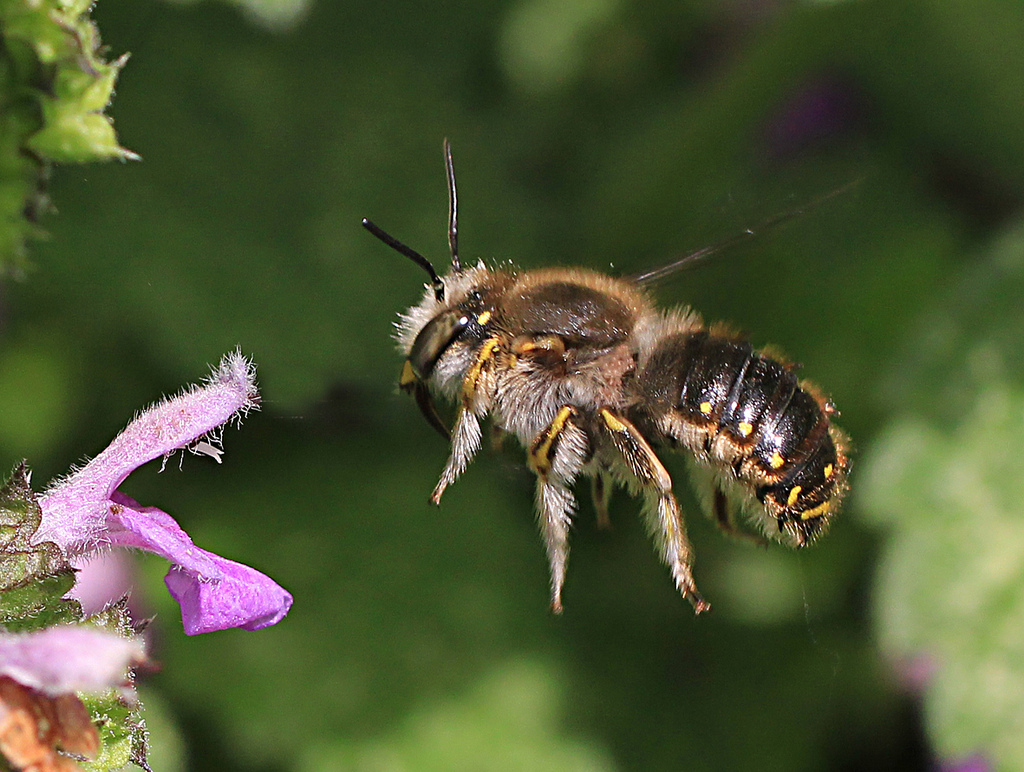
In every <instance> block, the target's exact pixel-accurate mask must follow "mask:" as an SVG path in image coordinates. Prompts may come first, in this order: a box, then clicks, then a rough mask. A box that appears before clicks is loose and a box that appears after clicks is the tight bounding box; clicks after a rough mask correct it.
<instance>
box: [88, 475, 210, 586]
mask: <svg viewBox="0 0 1024 772" xmlns="http://www.w3.org/2000/svg"><path fill="white" fill-rule="evenodd" d="M111 498H112V500H113V503H112V504H111V505H110V523H109V526H108V528H109V530H108V531H107V534H106V539H107V543H108V544H109V545H110V546H113V547H134V548H136V549H141V550H145V551H146V552H152V553H153V554H155V555H159V556H160V557H162V558H167V560H169V561H171V562H172V563H176V564H177V565H179V566H181V567H182V568H184V569H186V570H187V571H189V572H190V573H193V574H195V575H196V577H197V578H198V579H200V580H205V579H220V578H221V573H220V569H219V568H218V567H217V563H216V562H215V561H214V560H212V559H211V554H210V553H209V552H207V551H206V550H202V549H199V547H197V546H196V545H195V543H194V542H193V541H192V539H191V538H190V537H189V535H188V534H187V533H185V531H184V530H182V528H181V526H180V525H178V524H177V523H176V522H175V520H174V518H173V517H171V516H170V515H168V514H167V513H166V512H164V511H163V510H161V509H157V508H156V507H144V506H141V505H140V504H139V503H138V502H136V501H135V500H134V499H131V498H129V497H128V496H125V495H124V494H123V493H121V492H120V491H114V493H113V495H112V496H111ZM212 557H216V556H215V555H214V556H212Z"/></svg>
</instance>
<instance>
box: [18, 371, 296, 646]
mask: <svg viewBox="0 0 1024 772" xmlns="http://www.w3.org/2000/svg"><path fill="white" fill-rule="evenodd" d="M255 378H256V372H255V368H254V367H253V365H252V363H251V362H249V361H248V360H247V359H246V358H245V357H243V356H242V354H241V353H240V352H238V351H236V352H234V353H230V354H227V355H225V356H224V358H223V359H222V360H221V362H220V365H218V366H217V368H215V369H214V371H213V373H212V374H211V376H210V378H209V379H207V381H206V382H205V383H204V384H203V385H201V386H193V387H191V388H189V389H186V390H185V391H184V392H183V393H182V394H181V395H179V396H177V397H174V398H172V399H168V400H164V401H163V402H161V403H159V404H157V405H154V406H153V407H151V408H150V409H148V410H146V411H145V412H143V413H142V414H141V415H139V416H138V417H136V418H135V420H133V421H132V422H131V423H130V424H128V427H127V428H126V429H125V430H124V431H123V432H121V434H119V435H118V436H117V437H116V438H115V439H114V441H113V442H111V443H110V445H109V446H108V447H107V449H106V450H104V451H103V452H102V453H100V454H99V455H98V456H96V458H94V459H93V460H92V461H90V462H89V463H87V464H86V465H85V466H83V467H82V468H80V469H78V470H76V471H73V472H72V473H71V474H69V475H68V476H67V477H64V478H62V479H60V480H56V481H54V482H53V483H51V485H50V487H49V489H48V490H47V491H46V493H44V494H43V496H42V498H41V499H40V502H39V504H40V506H41V508H42V511H43V516H42V522H41V523H40V526H39V529H38V530H37V531H36V534H35V536H34V537H33V540H34V542H35V543H36V544H38V543H40V542H44V541H51V542H55V543H56V544H57V545H58V546H60V547H61V548H62V549H63V550H64V552H65V553H66V554H67V556H68V557H69V558H71V557H78V556H83V555H89V554H94V553H96V552H99V551H101V550H106V549H110V548H113V547H129V548H135V549H142V550H146V551H147V552H153V553H155V554H157V555H161V556H163V557H165V558H167V559H168V560H169V561H171V563H173V565H172V566H171V569H170V571H168V573H167V577H166V578H165V580H164V581H165V582H166V584H167V588H168V589H169V590H170V592H171V595H172V596H174V599H175V600H177V601H178V603H179V604H180V605H181V617H182V623H183V624H184V627H185V632H186V633H187V634H189V635H195V634H197V633H205V632H210V631H213V630H224V629H226V628H229V627H242V628H244V629H246V630H258V629H260V628H262V627H268V626H270V625H273V624H276V623H277V622H279V621H280V620H281V619H282V618H283V617H284V615H285V614H287V613H288V609H289V608H290V607H291V604H292V596H291V595H289V594H288V592H286V591H285V590H284V589H283V588H281V587H280V586H279V585H278V584H277V583H276V582H274V581H273V580H272V579H270V578H269V577H267V576H265V575H263V574H261V573H260V572H259V571H256V570H254V569H252V568H249V567H248V566H244V565H242V564H240V563H236V562H234V561H233V560H228V559H226V558H222V557H220V556H219V555H215V554H213V553H212V552H207V551H206V550H203V549H200V548H199V547H196V546H195V544H193V543H192V540H191V539H190V538H189V536H188V534H187V533H185V531H183V530H182V529H181V527H180V526H179V525H178V524H177V523H176V522H175V521H174V518H172V517H171V516H170V515H168V514H167V513H166V512H163V511H161V510H160V509H157V508H156V507H144V506H141V505H139V504H138V502H136V501H134V500H132V499H130V498H128V497H127V496H125V495H124V494H123V493H121V492H120V491H119V490H117V488H118V486H119V485H120V484H121V483H122V482H124V480H125V478H126V477H128V475H129V474H131V473H132V472H133V471H135V469H137V468H138V467H140V466H141V465H142V464H144V463H146V462H147V461H151V460H153V459H155V458H160V457H163V458H164V459H165V460H166V459H167V457H168V456H170V455H171V454H172V453H174V452H175V451H177V450H182V449H184V450H190V451H192V452H194V453H199V454H204V455H209V456H212V457H213V458H214V459H215V460H217V461H218V463H219V462H220V450H219V445H220V431H221V429H222V427H223V426H224V424H226V423H227V422H228V421H230V420H231V419H235V420H236V421H238V420H240V419H241V417H242V416H244V415H245V414H246V413H247V412H248V411H249V410H252V409H255V408H257V407H258V405H259V394H258V392H257V390H256V380H255Z"/></svg>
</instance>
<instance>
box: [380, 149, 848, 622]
mask: <svg viewBox="0 0 1024 772" xmlns="http://www.w3.org/2000/svg"><path fill="white" fill-rule="evenodd" d="M444 158H445V170H446V176H447V181H448V200H449V217H448V243H449V250H450V252H451V267H450V269H449V271H448V272H447V274H446V275H444V276H441V275H439V274H438V273H437V272H436V271H435V270H434V267H433V265H431V263H430V261H429V260H427V259H426V258H425V257H423V256H422V255H421V254H419V253H418V252H416V251H415V250H413V249H411V248H410V247H408V246H406V245H405V244H403V243H402V242H400V241H398V240H397V239H395V238H394V237H392V236H390V235H389V234H387V233H386V232H384V231H383V230H381V229H380V228H378V227H377V226H376V225H374V224H373V223H372V222H370V221H369V220H365V219H364V220H363V223H362V224H363V226H364V227H365V228H366V229H367V230H369V231H370V232H371V233H372V234H373V235H374V236H376V237H377V238H379V239H380V240H382V241H383V242H384V243H386V244H388V245H389V246H390V247H392V248H393V249H395V250H397V251H398V252H400V253H401V254H403V255H405V256H406V257H408V258H410V259H411V260H412V261H413V262H415V263H416V264H417V265H419V266H420V267H421V268H423V269H424V270H425V271H426V272H427V274H428V276H429V278H430V282H429V284H428V285H427V286H426V291H425V293H424V296H423V298H422V300H421V301H420V302H419V303H418V304H416V305H414V306H412V307H411V308H409V309H408V310H407V311H406V312H405V313H403V314H401V315H400V321H399V322H398V324H397V333H396V339H397V341H398V346H399V348H400V350H401V352H402V354H403V355H404V356H405V364H404V367H403V369H402V374H401V378H400V380H399V385H400V387H401V389H402V390H403V391H405V392H408V393H410V394H411V395H412V396H413V397H414V398H415V400H416V403H417V405H418V406H419V409H420V410H421V412H422V413H423V415H424V416H425V417H426V419H427V421H428V422H429V423H430V424H431V425H432V426H433V427H434V428H435V429H437V430H438V431H439V432H440V433H441V434H442V435H443V436H445V437H446V438H448V439H450V441H451V452H450V455H449V457H448V462H447V464H446V465H445V467H444V470H443V471H442V473H441V477H440V480H439V481H438V483H437V486H436V487H435V488H434V491H433V493H432V494H431V497H430V499H431V501H432V502H433V503H434V504H438V503H439V502H440V500H441V496H442V494H443V493H444V491H445V489H446V488H447V487H448V486H449V485H451V484H452V483H453V482H455V480H456V479H458V477H459V476H460V475H461V474H462V473H463V472H464V471H465V469H466V467H467V465H468V464H469V462H470V461H471V460H472V459H473V456H474V455H475V454H476V452H477V451H478V450H479V449H480V446H481V440H482V424H483V422H484V421H485V419H490V421H491V422H492V423H493V426H494V428H495V429H496V430H497V431H499V432H501V433H505V434H511V435H514V436H515V437H516V438H517V439H518V440H519V442H520V443H521V444H522V445H523V447H524V448H525V449H526V455H527V463H528V465H529V467H530V469H531V470H532V471H533V473H534V474H535V475H536V483H537V485H536V505H537V514H538V517H539V521H540V529H541V532H542V534H543V537H544V543H545V546H546V549H547V557H548V563H549V566H550V570H551V607H552V609H553V610H554V611H555V612H556V613H557V612H560V611H561V610H562V586H563V583H564V581H565V571H566V560H567V557H568V553H569V528H570V524H571V522H572V518H573V515H574V513H575V511H576V499H575V496H574V494H573V487H574V484H575V482H576V481H577V479H578V478H580V477H588V478H591V480H592V487H593V498H594V505H595V510H596V512H597V517H598V521H599V523H602V524H605V523H607V522H608V502H609V497H610V495H611V492H612V490H613V488H614V487H615V486H616V485H618V486H622V487H624V488H626V489H627V490H629V491H630V492H631V493H632V494H633V495H635V496H638V497H639V498H641V499H642V502H643V517H644V519H645V521H646V523H647V525H648V527H649V529H650V531H651V533H652V534H653V536H654V539H655V542H656V544H657V548H658V551H659V553H660V554H661V557H662V560H664V562H665V563H666V564H667V565H668V567H669V569H670V571H671V572H672V577H673V579H674V581H675V585H676V588H677V589H678V590H679V592H680V593H681V594H682V595H683V597H684V598H686V599H687V600H688V601H689V602H690V603H691V605H692V606H693V609H694V611H695V612H697V613H700V612H702V611H705V610H707V609H708V608H710V605H709V604H708V603H707V602H706V601H705V600H704V599H703V598H702V597H701V595H700V593H699V592H698V591H697V586H696V584H695V582H694V578H693V569H692V565H693V550H692V548H691V546H690V542H689V540H688V539H687V536H686V529H685V525H684V521H683V515H682V512H681V510H680V507H679V504H678V503H677V501H676V498H675V496H674V495H673V493H672V478H671V477H670V476H669V473H668V471H667V470H666V468H665V466H664V464H663V463H662V462H661V460H660V459H659V457H658V454H657V453H658V451H659V450H661V449H668V450H685V451H687V452H688V455H689V457H690V458H691V459H692V461H693V463H692V467H693V470H692V471H693V472H694V474H693V477H694V478H695V481H696V482H697V483H698V484H699V487H700V488H701V492H702V494H703V496H702V498H703V499H704V503H705V506H706V508H707V509H708V510H709V512H710V514H711V515H712V517H713V518H714V519H715V520H716V521H717V523H718V524H719V525H720V526H721V527H722V528H723V529H724V530H725V531H726V532H728V533H732V534H736V533H738V527H737V524H736V516H737V510H738V511H739V512H742V513H744V514H745V515H746V516H747V517H748V519H749V520H751V521H752V522H753V524H754V525H755V527H757V528H758V529H759V530H760V531H761V532H762V533H763V534H764V536H766V537H769V538H774V539H776V540H778V541H781V542H783V543H786V544H789V545H791V546H795V547H803V546H805V545H807V544H808V543H810V542H811V541H812V540H814V539H815V538H816V537H817V536H820V535H821V534H822V533H823V532H824V531H825V530H826V528H827V526H828V524H829V522H830V520H831V519H832V518H833V517H834V516H835V514H836V512H837V511H838V508H839V505H840V502H841V500H842V498H843V495H844V494H845V492H846V489H847V473H848V470H849V459H848V455H847V450H846V448H847V442H846V439H845V437H844V435H843V433H842V432H841V431H840V430H839V429H838V428H837V427H836V426H835V425H834V424H833V423H832V421H831V417H832V416H833V415H834V414H835V412H836V411H835V408H834V407H833V406H832V403H831V402H830V401H829V400H828V399H827V398H825V397H824V396H823V395H822V394H821V393H820V392H819V391H818V390H817V388H815V387H814V386H813V385H811V384H810V383H808V382H806V381H800V380H798V379H797V376H796V375H795V374H794V372H793V368H792V367H791V366H790V365H789V364H787V363H785V362H783V361H781V360H780V359H779V358H777V357H775V356H773V355H771V354H768V353H766V352H764V351H758V350H756V349H754V348H753V347H752V346H751V344H750V343H748V342H747V341H746V340H745V339H743V338H742V337H740V336H738V335H736V334H734V333H732V332H730V331H729V330H728V329H727V328H726V327H724V326H720V325H711V326H707V325H705V324H704V323H703V322H702V321H701V319H700V317H699V316H698V315H697V314H696V313H695V312H693V311H692V310H689V309H676V310H670V311H667V312H666V311H661V310H659V309H658V308H657V307H656V306H655V305H654V302H653V301H652V299H651V297H650V296H649V294H648V292H647V290H646V288H645V286H644V278H647V277H651V276H655V275H661V274H662V273H664V272H663V271H661V270H658V271H652V272H651V273H649V274H647V275H646V277H642V278H641V279H640V280H635V279H627V278H614V277H611V276H607V275H605V274H602V273H599V272H597V271H593V270H589V269H586V268H544V269H538V270H529V271H516V270H513V269H508V268H504V269H496V268H491V267H488V266H486V265H485V264H484V263H483V262H479V263H477V264H476V265H475V266H470V267H464V266H463V265H462V263H461V261H460V259H459V250H458V197H457V193H456V187H455V171H454V166H453V163H452V155H451V147H450V145H449V143H448V141H447V140H445V143H444ZM435 395H437V396H440V397H442V398H444V399H446V400H450V401H452V402H455V403H456V404H457V414H456V417H455V422H454V426H453V428H452V429H451V430H450V431H449V429H448V427H447V426H446V425H445V423H444V422H443V421H442V420H441V418H440V416H439V415H438V413H437V410H436V408H435V405H434V401H433V398H434V396H435Z"/></svg>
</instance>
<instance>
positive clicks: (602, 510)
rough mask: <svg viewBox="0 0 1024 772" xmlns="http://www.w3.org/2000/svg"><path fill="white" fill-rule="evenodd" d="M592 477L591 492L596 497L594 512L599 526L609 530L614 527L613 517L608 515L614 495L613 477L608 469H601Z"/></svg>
mask: <svg viewBox="0 0 1024 772" xmlns="http://www.w3.org/2000/svg"><path fill="white" fill-rule="evenodd" d="M590 479H591V486H590V494H591V497H592V498H593V499H594V512H596V513H597V527H598V528H601V529H605V530H607V529H609V528H611V527H612V521H611V518H610V517H608V502H609V500H610V499H611V497H612V478H611V475H609V474H608V472H607V471H606V470H604V469H600V470H599V471H598V472H596V473H595V474H594V476H593V477H592V478H590Z"/></svg>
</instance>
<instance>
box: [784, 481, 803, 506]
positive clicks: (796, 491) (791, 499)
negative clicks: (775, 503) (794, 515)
mask: <svg viewBox="0 0 1024 772" xmlns="http://www.w3.org/2000/svg"><path fill="white" fill-rule="evenodd" d="M802 490H803V487H802V486H799V485H794V486H793V487H792V489H791V490H790V491H789V496H788V498H787V499H786V506H787V507H791V506H793V505H794V504H796V500H797V499H798V498H800V491H802Z"/></svg>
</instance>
